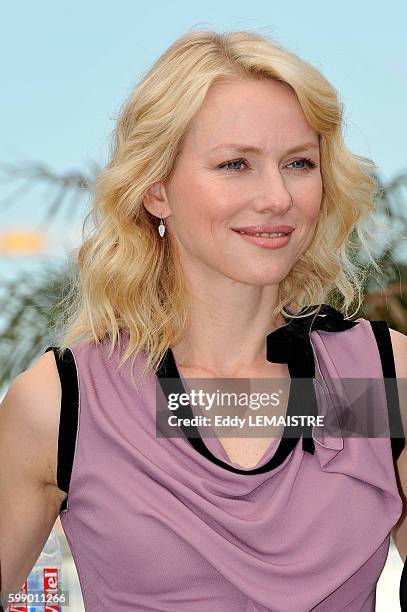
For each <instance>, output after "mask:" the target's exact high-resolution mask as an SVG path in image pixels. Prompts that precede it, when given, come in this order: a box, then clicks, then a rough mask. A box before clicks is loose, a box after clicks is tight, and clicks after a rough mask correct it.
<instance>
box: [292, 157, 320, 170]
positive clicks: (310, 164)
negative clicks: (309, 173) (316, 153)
mask: <svg viewBox="0 0 407 612" xmlns="http://www.w3.org/2000/svg"><path fill="white" fill-rule="evenodd" d="M298 162H300V163H301V162H303V163H305V164H306V165H307V167H308V168H316V166H317V165H316V163H315V162H313V161H312V159H309V158H306V157H302V158H301V159H296V160H295V161H293V162H291V164H298ZM291 164H290V166H291ZM297 170H303V167H302V168H297Z"/></svg>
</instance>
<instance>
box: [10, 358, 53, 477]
mask: <svg viewBox="0 0 407 612" xmlns="http://www.w3.org/2000/svg"><path fill="white" fill-rule="evenodd" d="M60 407H61V384H60V379H59V374H58V370H57V366H56V362H55V356H54V354H53V352H52V351H48V352H47V353H44V354H43V355H41V356H40V357H39V358H38V359H37V360H36V361H35V363H34V364H33V365H32V366H31V367H30V368H29V369H27V370H25V371H24V372H22V373H21V374H19V375H18V376H17V377H16V378H15V379H14V380H13V382H12V383H11V385H10V387H9V389H8V391H7V393H6V395H5V397H4V399H3V401H2V403H1V406H0V424H1V430H2V434H3V435H2V442H5V443H6V442H7V444H8V445H11V444H12V443H13V438H14V443H15V444H16V445H19V446H20V445H24V448H25V449H27V450H26V453H27V458H30V457H32V458H33V459H34V458H37V459H38V461H37V462H34V461H32V465H31V467H30V462H29V461H27V469H31V470H32V476H33V477H34V478H36V479H37V482H39V483H41V484H45V485H48V484H50V485H55V486H57V483H56V468H57V449H58V433H59V417H60ZM7 432H8V438H7V441H5V440H4V439H3V436H7ZM7 444H6V445H7ZM20 448H21V446H20Z"/></svg>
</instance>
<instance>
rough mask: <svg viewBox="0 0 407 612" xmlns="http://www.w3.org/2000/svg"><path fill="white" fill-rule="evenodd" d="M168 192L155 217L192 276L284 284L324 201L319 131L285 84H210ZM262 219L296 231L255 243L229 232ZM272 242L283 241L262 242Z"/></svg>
mask: <svg viewBox="0 0 407 612" xmlns="http://www.w3.org/2000/svg"><path fill="white" fill-rule="evenodd" d="M228 143H236V144H239V145H241V146H247V147H256V148H258V149H259V151H251V150H249V151H242V150H239V149H237V148H235V147H233V146H231V145H230V144H228ZM293 149H295V150H293ZM307 159H309V160H311V162H313V164H314V165H315V167H311V166H312V164H310V163H309V162H307V161H305V160H307ZM165 197H166V201H165V202H164V203H163V206H161V208H160V210H159V212H158V215H160V212H162V215H163V217H166V216H167V215H169V216H168V218H167V219H166V226H167V232H169V233H170V234H171V237H172V238H173V239H174V240H175V241H176V242H177V244H178V247H179V252H180V257H181V263H182V265H183V268H184V269H185V270H186V272H188V271H189V272H190V274H193V275H195V276H194V278H197V275H201V276H198V278H203V280H204V281H206V280H209V281H210V280H214V279H215V277H218V276H219V275H222V277H226V278H228V279H231V280H233V281H237V282H239V283H245V284H251V285H272V284H278V283H279V282H280V281H281V280H283V279H284V278H285V277H286V276H287V274H288V273H289V272H290V270H291V268H292V267H293V266H294V264H295V262H296V261H297V260H298V258H299V257H300V256H301V254H302V253H304V251H305V250H306V248H307V246H308V245H309V243H310V241H311V239H312V236H313V234H314V230H315V226H316V223H317V219H318V213H319V210H320V205H321V199H322V179H321V173H320V159H319V138H318V134H317V132H316V131H315V130H314V129H313V128H311V127H310V125H309V124H308V123H307V120H306V118H305V116H304V114H303V111H302V109H301V106H300V104H299V102H298V101H297V98H296V96H295V94H294V93H293V91H292V90H291V89H290V88H289V86H287V85H285V84H283V83H279V82H277V81H249V82H247V81H244V80H236V81H231V82H229V81H228V82H222V83H217V84H216V85H215V86H213V87H212V88H211V89H210V91H209V92H208V95H207V97H206V99H205V101H204V104H203V105H202V107H201V109H200V110H199V112H198V113H197V114H196V115H195V117H194V119H193V122H192V124H191V129H190V131H189V132H188V134H187V136H186V139H185V144H184V147H183V149H182V151H181V153H180V155H179V157H178V159H177V161H176V164H175V166H174V169H173V173H172V175H171V177H170V179H169V180H168V182H167V183H165ZM265 224H268V225H272V226H278V225H287V226H291V227H292V228H294V230H293V231H292V233H291V235H290V237H289V239H287V238H283V239H279V238H264V237H263V238H257V242H258V243H261V244H262V245H263V246H261V244H256V242H255V240H256V239H252V238H247V236H246V237H243V236H242V235H241V234H240V233H238V232H236V231H234V230H233V229H232V228H237V227H245V226H257V225H265ZM263 231H264V230H263ZM164 239H168V237H167V236H165V238H164ZM272 242H274V244H278V243H280V244H283V245H284V246H281V247H280V248H266V246H267V245H271V243H272ZM202 275H203V276H202Z"/></svg>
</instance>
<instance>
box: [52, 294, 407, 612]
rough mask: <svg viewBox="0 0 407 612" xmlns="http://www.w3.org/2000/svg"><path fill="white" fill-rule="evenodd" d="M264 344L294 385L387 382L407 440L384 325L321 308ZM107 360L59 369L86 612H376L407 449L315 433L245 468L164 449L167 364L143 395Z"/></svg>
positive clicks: (184, 446) (65, 510)
mask: <svg viewBox="0 0 407 612" xmlns="http://www.w3.org/2000/svg"><path fill="white" fill-rule="evenodd" d="M266 344H267V359H268V360H269V361H272V362H278V363H287V364H288V367H289V371H290V376H291V378H292V379H293V378H296V377H297V378H307V377H311V378H312V377H313V376H314V372H315V365H316V364H317V366H318V367H319V371H320V372H321V374H322V376H323V378H324V379H325V380H328V379H329V378H330V377H338V374H339V375H340V376H341V377H349V378H351V377H356V376H357V377H360V378H362V377H366V378H383V389H384V391H383V396H382V397H381V399H380V402H381V404H380V405H381V409H382V411H383V414H385V415H386V419H388V418H389V417H390V427H391V431H392V432H393V433H394V432H395V431H396V430H397V429H396V428H397V427H400V413H399V406H398V401H397V402H394V401H392V402H389V401H388V400H389V398H390V396H391V395H392V392H394V388H393V389H392V388H391V382H392V380H391V379H392V378H393V382H394V377H395V371H394V360H393V353H392V346H391V341H390V335H389V331H388V326H387V323H386V322H385V321H371V322H369V321H367V320H365V319H359V320H357V321H348V320H344V319H343V316H342V314H341V313H340V312H339V311H337V310H335V309H333V308H332V307H330V306H328V305H327V304H324V305H323V306H322V308H321V310H320V313H319V315H318V316H316V317H315V316H314V315H313V316H309V317H307V318H305V319H302V320H301V321H296V320H289V322H288V323H287V325H285V326H284V327H282V328H279V329H277V330H275V331H274V332H272V333H271V334H269V335H268V336H267V342H266ZM53 349H55V347H48V348H47V349H46V350H47V351H48V350H53ZM108 349H109V342H105V343H103V344H102V345H101V346H100V347H99V348H96V347H95V346H94V345H93V344H92V345H91V344H85V343H80V344H77V345H73V346H72V347H71V348H70V350H68V351H66V353H65V355H64V357H63V359H58V360H57V366H58V371H59V375H60V379H61V387H62V402H61V418H60V431H59V440H58V472H57V477H58V486H59V488H60V489H61V490H63V491H66V492H67V493H68V498H67V500H65V501H64V502H63V504H62V506H61V511H60V519H61V523H62V526H63V529H64V531H65V534H66V537H67V540H68V543H69V546H70V548H71V552H72V555H73V558H74V561H75V564H76V568H77V571H78V575H79V579H80V583H81V587H82V594H83V599H84V604H85V609H86V612H116V611H117V612H119V611H120V612H134V611H140V612H141V611H142V612H152V611H154V612H212V611H213V612H266V611H267V612H309V611H311V610H312V611H315V612H339V611H346V612H372V611H373V610H374V609H375V599H376V583H377V580H378V578H379V576H380V574H381V572H382V569H383V567H384V564H385V562H386V558H387V554H388V548H389V542H390V530H391V528H392V527H393V526H394V524H395V523H396V522H397V520H398V518H399V517H400V515H401V512H402V500H401V497H400V495H399V492H398V489H397V484H396V479H395V471H394V461H395V459H396V458H397V457H398V455H399V453H400V452H401V450H402V448H403V446H404V439H401V438H400V437H391V438H389V437H382V438H362V437H353V438H349V437H345V436H343V437H341V436H339V437H337V438H336V439H332V440H330V439H329V438H328V439H327V440H325V441H324V443H321V441H320V440H318V438H315V439H314V437H313V434H312V431H311V436H310V435H305V434H306V433H308V434H310V431H309V430H308V431H307V430H306V428H303V429H302V430H301V431H299V432H298V437H296V438H293V437H284V436H282V437H281V439H279V438H276V439H274V440H273V442H272V443H271V444H270V447H269V448H268V450H267V451H266V453H265V454H264V455H263V457H261V459H260V460H259V462H258V464H257V465H256V466H255V467H254V468H252V469H244V468H242V467H241V466H239V465H238V464H236V463H232V462H231V461H230V459H229V458H228V456H227V455H226V453H225V450H224V449H223V446H222V445H221V443H220V442H219V440H218V439H217V438H216V437H215V438H207V437H206V438H205V439H203V438H200V437H189V438H188V437H187V436H184V437H177V438H174V437H173V438H164V437H162V438H160V437H156V420H155V419H156V412H155V408H156V405H155V398H156V388H157V385H158V384H161V382H162V381H163V378H164V377H167V378H169V377H175V378H177V379H178V381H179V382H180V383H181V384H182V379H180V376H179V373H178V370H177V368H176V364H175V361H174V358H173V355H172V352H171V350H170V349H169V350H168V351H167V354H166V357H165V358H164V359H163V361H162V362H161V364H160V368H159V370H158V372H157V374H156V375H153V374H152V375H151V376H150V377H149V378H148V379H146V381H145V382H144V383H143V384H142V386H141V389H140V390H139V391H137V390H136V389H135V387H134V385H133V384H132V382H131V378H130V362H129V363H126V364H125V366H123V369H121V370H119V371H116V370H117V363H118V357H119V356H118V354H116V353H115V354H113V355H112V356H111V357H110V358H108ZM54 354H55V356H56V357H57V355H56V353H55V351H54ZM142 359H143V356H142V355H139V356H138V357H137V362H136V365H137V367H138V368H141V365H142ZM163 390H164V392H165V388H164V386H163ZM379 395H380V394H379ZM393 399H394V397H393ZM314 400H315V402H316V403H315V402H314V404H313V406H314V408H315V407H317V399H316V397H315V396H314V398H313V397H311V398H310V400H309V401H310V403H311V404H312V403H313V401H314ZM390 405H391V409H390V407H389V406H390ZM188 409H189V410H190V408H189V407H188V408H187V409H186V410H187V411H188ZM287 411H288V413H290V414H293V412H292V411H293V399H292V394H291V392H290V400H289V405H288V409H287ZM398 431H400V430H398ZM187 433H188V432H187ZM198 435H199V432H198Z"/></svg>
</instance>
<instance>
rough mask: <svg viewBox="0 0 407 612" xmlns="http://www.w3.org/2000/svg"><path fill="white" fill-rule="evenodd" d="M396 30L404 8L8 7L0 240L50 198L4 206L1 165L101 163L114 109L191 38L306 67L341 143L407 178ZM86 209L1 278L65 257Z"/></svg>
mask: <svg viewBox="0 0 407 612" xmlns="http://www.w3.org/2000/svg"><path fill="white" fill-rule="evenodd" d="M405 23H407V3H406V2H405V1H404V0H399V1H397V0H389V1H387V2H386V3H381V2H378V1H377V2H372V1H370V2H368V1H366V0H359V1H358V2H355V1H352V2H351V1H349V0H344V1H342V2H340V3H336V4H335V3H326V2H325V1H322V0H313V2H304V3H293V2H287V3H285V2H282V1H281V0H280V1H279V2H275V1H273V0H267V1H260V0H251V1H250V2H247V0H245V1H241V0H235V1H234V2H233V3H226V2H225V3H221V2H219V1H216V2H214V1H212V0H207V1H206V2H204V3H191V2H186V1H183V0H178V1H177V0H171V2H170V1H167V2H165V1H162V0H154V1H153V2H151V1H150V2H146V1H145V0H142V1H134V2H130V1H129V0H116V1H115V2H114V3H113V2H104V1H102V0H98V1H97V2H96V1H95V0H89V1H88V2H83V1H82V2H78V0H71V1H70V2H69V3H68V2H67V3H56V2H50V1H48V0H45V1H42V2H39V3H30V2H25V3H23V4H22V3H7V5H6V6H3V10H2V20H1V24H0V34H1V41H2V47H3V48H2V53H1V57H2V68H1V74H2V95H1V96H0V112H1V118H2V126H1V139H0V234H1V232H6V233H7V232H8V233H10V232H11V233H12V232H15V231H25V232H30V231H32V230H37V229H38V228H39V227H40V226H41V223H42V219H43V215H44V211H45V203H46V202H49V200H50V196H49V194H50V193H55V191H50V190H49V189H48V191H47V190H46V189H45V187H44V186H38V188H37V189H36V190H35V191H32V192H28V194H26V195H25V196H24V197H21V198H18V201H17V203H16V204H13V205H11V204H10V201H11V202H13V201H15V198H14V200H13V196H12V194H13V191H14V189H16V188H18V186H19V185H21V180H20V181H16V180H13V181H11V180H10V179H9V178H8V179H7V180H6V178H7V175H5V174H4V172H3V170H1V168H3V167H4V166H3V164H12V165H17V166H18V165H20V166H21V164H22V163H28V162H35V163H37V164H43V165H45V166H48V167H49V168H51V169H52V170H53V171H55V172H59V173H65V172H70V171H72V172H73V171H78V170H81V171H83V172H89V170H90V168H91V166H92V164H94V163H97V164H99V165H103V164H104V163H105V162H106V160H107V155H108V147H109V138H110V134H111V131H112V129H113V127H114V122H115V116H116V114H117V112H118V110H119V107H120V105H121V103H122V102H123V101H124V99H125V98H126V96H127V95H128V93H129V92H130V91H131V89H132V87H133V86H134V85H135V84H136V83H137V81H138V80H139V79H140V78H141V77H142V75H143V73H144V71H146V70H147V69H148V68H149V67H150V65H151V64H152V63H153V62H154V61H155V60H156V59H157V58H158V57H159V55H160V54H161V53H162V52H163V51H164V50H165V49H166V48H167V47H168V46H169V45H170V44H171V43H172V42H173V41H174V40H175V39H176V38H177V37H178V36H180V35H181V34H183V33H184V32H185V31H187V30H191V29H194V30H195V29H200V28H205V29H207V28H212V29H215V30H218V31H219V30H221V31H231V30H244V29H250V30H258V31H259V32H261V33H264V34H266V35H268V36H271V37H272V38H274V39H275V40H277V41H278V42H280V43H282V44H283V45H285V46H287V47H288V48H290V49H291V50H292V51H294V52H295V53H298V54H299V55H300V56H301V57H303V58H304V59H306V60H307V61H310V62H311V63H312V64H313V65H314V66H315V67H316V68H318V69H319V70H320V71H321V72H323V74H324V75H325V76H326V77H327V78H328V79H329V80H330V81H331V83H332V84H333V85H334V87H335V88H336V89H337V90H338V92H339V94H340V97H341V99H342V101H343V103H344V106H345V120H346V124H345V140H346V143H347V145H348V146H349V147H350V148H351V149H352V150H353V151H354V152H356V153H358V154H361V155H366V156H368V157H370V158H371V159H374V161H375V162H376V164H377V165H378V168H379V171H380V173H381V175H382V177H383V178H384V179H390V178H392V177H394V176H395V175H396V174H397V173H399V172H401V171H402V170H405V169H407V153H406V146H405V143H406V140H407V127H406V121H405V109H406V107H407V99H406V98H407V90H406V82H407V64H406V62H405V56H406V42H405V38H406V36H405V29H406V28H405V25H404V24H405ZM7 198H8V200H7ZM4 200H6V201H8V204H7V206H2V203H3V201H4ZM88 205H89V202H88V200H87V198H83V199H82V200H81V201H80V204H79V205H78V206H77V207H76V210H75V211H74V212H70V213H69V218H67V217H66V216H65V217H63V216H61V218H59V217H57V218H56V220H55V222H54V223H53V224H52V225H51V226H50V228H49V229H48V230H47V233H46V238H45V242H46V248H45V250H43V251H42V254H41V256H39V257H35V258H34V257H32V256H22V255H20V256H13V255H11V254H8V255H5V254H4V252H3V255H1V251H0V275H6V276H7V275H13V274H14V273H15V272H16V270H19V269H21V268H23V269H26V270H27V269H35V268H36V267H37V266H41V265H42V262H43V261H44V260H45V259H48V258H51V259H54V258H58V257H64V256H65V254H66V252H67V251H68V250H69V249H70V248H72V247H74V246H77V244H78V240H79V238H80V231H81V224H82V220H83V217H84V215H85V213H86V211H87V208H88ZM9 253H10V251H9Z"/></svg>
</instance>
